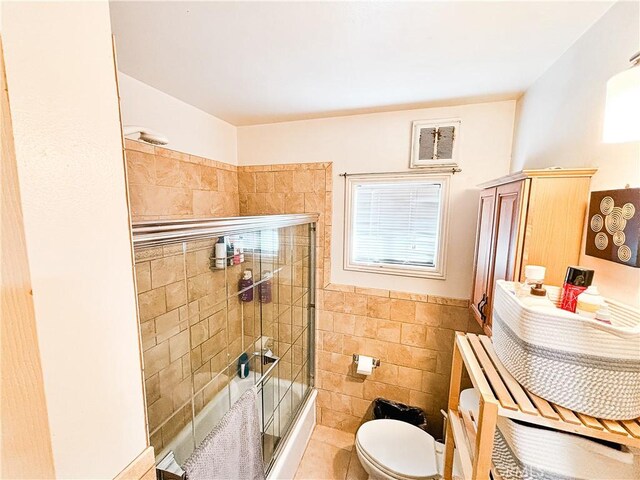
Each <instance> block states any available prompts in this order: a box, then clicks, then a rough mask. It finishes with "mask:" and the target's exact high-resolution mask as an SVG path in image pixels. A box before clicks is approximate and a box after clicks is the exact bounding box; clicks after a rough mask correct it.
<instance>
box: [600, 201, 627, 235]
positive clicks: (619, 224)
mask: <svg viewBox="0 0 640 480" xmlns="http://www.w3.org/2000/svg"><path fill="white" fill-rule="evenodd" d="M604 226H605V228H606V229H607V232H609V233H610V234H611V235H613V234H614V233H616V232H618V231H622V230H624V227H626V226H627V221H626V220H625V219H624V217H623V216H622V208H620V207H613V208H612V209H611V213H610V214H608V215H607V216H606V217H604Z"/></svg>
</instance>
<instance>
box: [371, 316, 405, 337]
mask: <svg viewBox="0 0 640 480" xmlns="http://www.w3.org/2000/svg"><path fill="white" fill-rule="evenodd" d="M376 326H377V328H376V338H378V339H379V340H384V341H387V342H395V343H397V342H399V341H400V328H401V323H400V322H394V321H393V320H383V319H377V322H376Z"/></svg>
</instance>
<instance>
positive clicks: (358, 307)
mask: <svg viewBox="0 0 640 480" xmlns="http://www.w3.org/2000/svg"><path fill="white" fill-rule="evenodd" d="M344 312H345V313H353V314H355V315H366V314H367V296H366V295H361V294H359V293H350V292H348V293H345V294H344Z"/></svg>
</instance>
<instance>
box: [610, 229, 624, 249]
mask: <svg viewBox="0 0 640 480" xmlns="http://www.w3.org/2000/svg"><path fill="white" fill-rule="evenodd" d="M625 238H626V237H625V234H624V232H623V231H617V232H615V233H614V234H613V244H614V245H615V246H617V247H619V246H620V245H623V244H624V240H625Z"/></svg>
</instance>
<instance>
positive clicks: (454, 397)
mask: <svg viewBox="0 0 640 480" xmlns="http://www.w3.org/2000/svg"><path fill="white" fill-rule="evenodd" d="M463 366H464V367H465V368H466V370H467V372H468V373H469V376H470V377H471V382H472V383H473V386H474V387H475V388H476V390H477V391H478V392H479V394H480V405H479V411H478V418H477V419H472V418H471V417H470V415H469V414H467V413H466V412H464V411H461V410H459V408H458V405H459V400H460V388H461V382H462V373H463V370H462V368H463ZM498 416H503V417H508V418H511V419H513V420H520V421H523V422H527V423H529V424H534V425H541V426H544V427H548V428H553V429H556V430H560V431H563V432H570V433H576V434H580V435H584V436H586V437H591V438H598V439H601V440H607V441H611V442H615V443H619V444H624V445H628V446H633V447H638V448H640V418H638V419H635V420H626V421H613V420H604V419H599V418H594V417H590V416H588V415H584V414H581V413H578V412H574V411H572V410H569V409H567V408H563V407H561V406H559V405H556V404H554V403H551V402H547V401H546V400H544V399H542V398H540V397H538V396H537V395H534V394H532V393H531V392H529V391H527V390H526V389H525V388H524V387H523V386H522V385H520V384H519V383H518V381H517V380H516V379H515V378H513V376H512V375H511V374H510V373H509V372H508V371H507V370H506V368H505V367H504V366H503V365H502V363H501V362H500V360H499V359H498V357H497V356H496V354H495V352H494V350H493V345H492V343H491V340H490V339H489V337H486V336H484V335H475V334H471V333H468V334H464V333H461V332H456V338H455V346H454V351H453V363H452V369H451V383H450V387H449V407H448V430H447V431H448V434H447V438H446V444H445V472H444V478H445V479H446V480H450V479H451V478H452V475H453V456H454V447H456V449H457V454H458V456H459V460H460V466H461V468H462V476H463V478H464V479H465V480H470V479H472V480H486V479H488V478H491V477H493V478H494V479H499V478H500V477H499V476H498V475H497V474H496V472H494V471H492V464H491V455H492V451H493V436H494V433H495V429H496V422H497V419H498Z"/></svg>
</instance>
